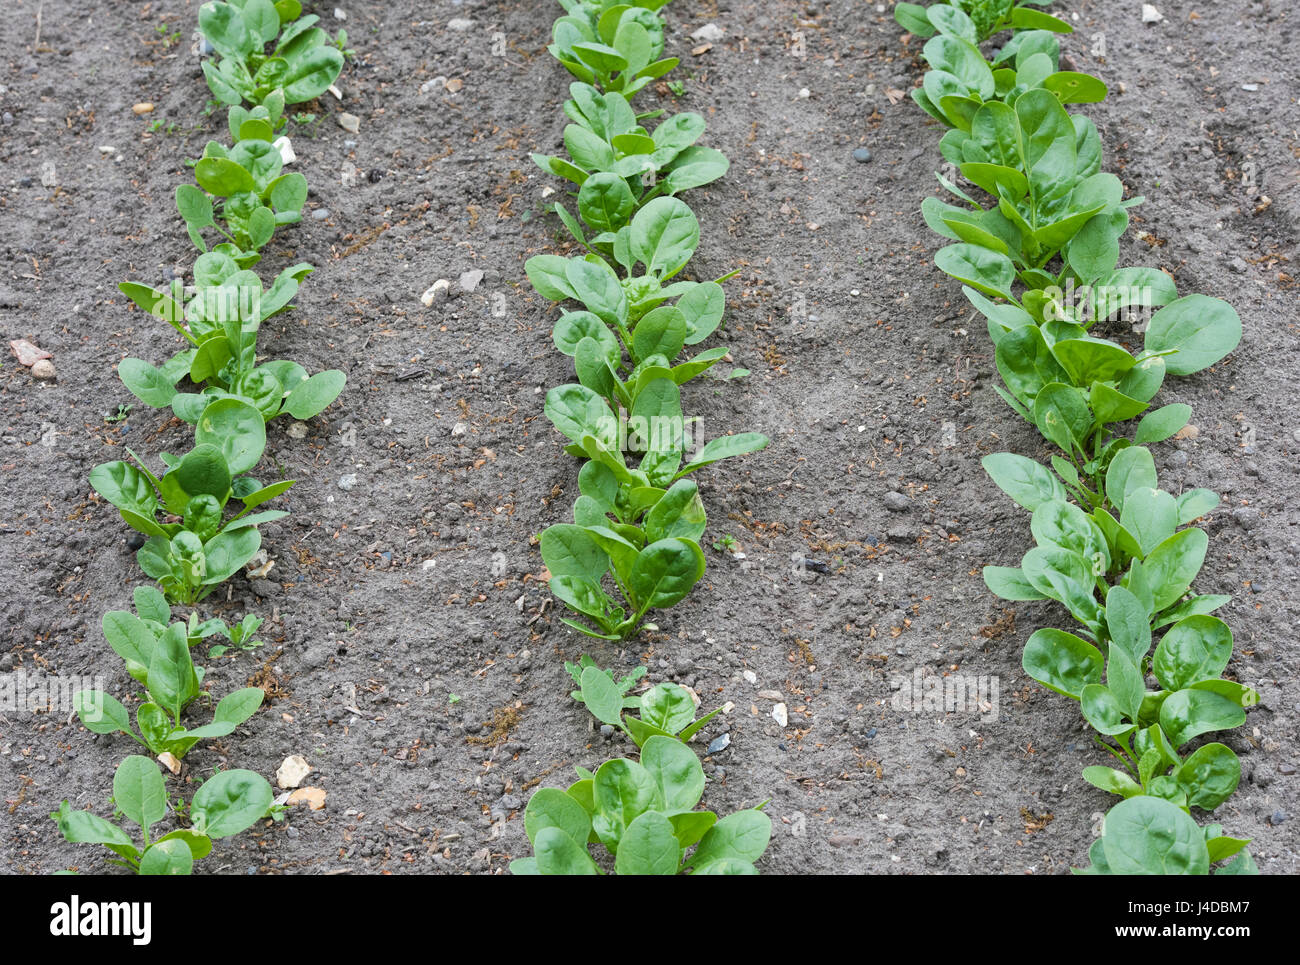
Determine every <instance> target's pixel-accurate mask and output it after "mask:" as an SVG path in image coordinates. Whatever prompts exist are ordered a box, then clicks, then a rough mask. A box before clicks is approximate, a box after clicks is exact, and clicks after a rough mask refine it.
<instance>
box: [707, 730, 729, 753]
mask: <svg viewBox="0 0 1300 965" xmlns="http://www.w3.org/2000/svg"><path fill="white" fill-rule="evenodd" d="M730 746H731V735H730V734H719V735H718V736H717V737H715V738H713V740H711V741H709V753H710V754H717V753H719V752H720V751H725V750H726V749H727V748H728V747H730Z"/></svg>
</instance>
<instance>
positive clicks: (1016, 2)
mask: <svg viewBox="0 0 1300 965" xmlns="http://www.w3.org/2000/svg"><path fill="white" fill-rule="evenodd" d="M1051 2H1052V0H948V2H947V3H934V4H931V5H930V6H928V7H926V6H922V5H921V4H918V3H898V4H895V5H894V19H895V20H897V21H898V23H899V25H900V26H902V27H903V28H904V29H905V30H907V31H909V32H911V33H914V34H916V35H917V36H918V37H932V36H934V34H935V33H936V32H938V33H940V34H957V35H959V36H961V37H962V38H963V39H967V40H969V42H970V43H972V44H982V43H983V42H984V41H986V40H988V39H989V38H990V37H992V36H993V35H994V34H997V33H1001V32H1002V31H1004V30H1014V31H1026V30H1047V31H1053V32H1055V33H1064V34H1068V33H1072V32H1073V30H1074V28H1073V27H1071V26H1070V25H1069V24H1068V23H1066V22H1065V21H1064V20H1060V19H1058V18H1056V17H1053V16H1052V15H1051V14H1047V13H1044V12H1043V11H1041V10H1035V9H1034V8H1035V7H1046V6H1048V5H1050V4H1051ZM981 59H983V58H981Z"/></svg>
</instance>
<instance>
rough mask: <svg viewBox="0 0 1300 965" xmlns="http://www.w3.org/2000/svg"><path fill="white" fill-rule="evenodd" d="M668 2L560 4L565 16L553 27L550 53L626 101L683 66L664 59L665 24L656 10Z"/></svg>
mask: <svg viewBox="0 0 1300 965" xmlns="http://www.w3.org/2000/svg"><path fill="white" fill-rule="evenodd" d="M667 3H668V0H632V2H631V3H622V2H617V0H560V5H561V6H563V7H564V9H565V12H566V14H565V16H563V17H560V18H559V19H557V20H556V21H555V23H554V25H553V26H552V28H551V38H552V42H551V44H550V46H549V47H547V48H546V49H547V51H548V52H549V53H550V54H551V56H552V57H554V58H555V59H556V60H558V61H559V62H560V63H561V64H563V65H564V68H565V69H566V70H567V71H568V72H569V73H571V74H572V75H573V76H574V77H576V78H578V80H580V81H582V82H584V83H587V84H594V85H597V86H599V87H600V88H601V89H602V90H605V91H617V92H619V93H621V94H623V95H624V96H625V97H628V98H631V97H632V95H633V94H635V93H636V92H637V91H639V90H641V88H643V87H645V85H646V84H648V83H650V81H652V80H655V79H656V78H658V77H662V76H663V75H664V74H666V73H668V72H669V71H670V70H672V69H673V68H674V67H676V66H677V64H678V62H679V61H678V59H677V58H676V57H665V58H662V59H661V58H660V55H661V54H662V53H663V50H664V27H663V21H662V20H661V19H660V18H659V16H658V15H657V14H656V12H655V11H657V10H658V9H659V8H660V7H663V6H665V5H666V4H667Z"/></svg>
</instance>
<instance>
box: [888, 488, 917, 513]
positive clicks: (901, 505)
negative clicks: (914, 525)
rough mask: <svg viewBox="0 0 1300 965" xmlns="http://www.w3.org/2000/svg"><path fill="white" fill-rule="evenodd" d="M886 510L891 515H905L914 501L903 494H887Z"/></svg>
mask: <svg viewBox="0 0 1300 965" xmlns="http://www.w3.org/2000/svg"><path fill="white" fill-rule="evenodd" d="M883 502H884V504H885V508H886V509H887V510H889V511H890V512H891V513H905V512H907V510H908V509H909V508H911V505H912V501H911V500H909V499H908V498H907V497H906V496H904V495H903V494H902V493H896V492H888V493H885V497H884V500H883Z"/></svg>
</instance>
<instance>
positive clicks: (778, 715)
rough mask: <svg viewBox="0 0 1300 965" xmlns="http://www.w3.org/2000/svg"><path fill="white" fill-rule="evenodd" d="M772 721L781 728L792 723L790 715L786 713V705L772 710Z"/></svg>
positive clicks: (778, 705)
mask: <svg viewBox="0 0 1300 965" xmlns="http://www.w3.org/2000/svg"><path fill="white" fill-rule="evenodd" d="M772 719H773V720H774V721H776V722H777V724H779V725H780V726H781V727H784V726H785V725H786V724H788V723H789V722H790V715H789V714H788V713H786V709H785V704H777V705H776V706H775V707H773V708H772Z"/></svg>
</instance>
